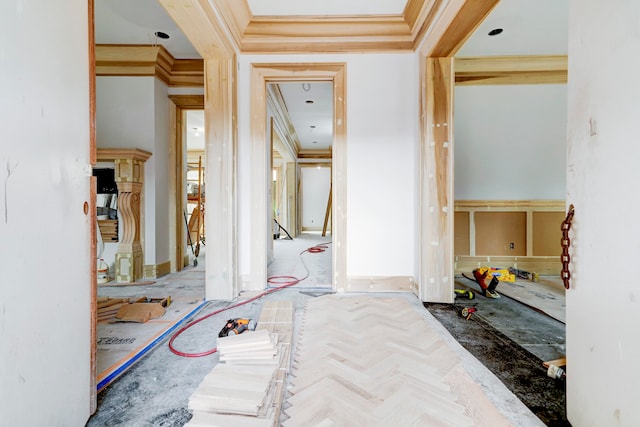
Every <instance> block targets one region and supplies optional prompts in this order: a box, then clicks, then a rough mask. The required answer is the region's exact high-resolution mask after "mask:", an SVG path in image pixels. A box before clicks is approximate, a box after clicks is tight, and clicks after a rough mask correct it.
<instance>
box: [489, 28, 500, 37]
mask: <svg viewBox="0 0 640 427" xmlns="http://www.w3.org/2000/svg"><path fill="white" fill-rule="evenodd" d="M502 31H504V30H503V29H502V28H494V29H493V30H491V31H489V35H490V36H497V35H498V34H500V33H501V32H502Z"/></svg>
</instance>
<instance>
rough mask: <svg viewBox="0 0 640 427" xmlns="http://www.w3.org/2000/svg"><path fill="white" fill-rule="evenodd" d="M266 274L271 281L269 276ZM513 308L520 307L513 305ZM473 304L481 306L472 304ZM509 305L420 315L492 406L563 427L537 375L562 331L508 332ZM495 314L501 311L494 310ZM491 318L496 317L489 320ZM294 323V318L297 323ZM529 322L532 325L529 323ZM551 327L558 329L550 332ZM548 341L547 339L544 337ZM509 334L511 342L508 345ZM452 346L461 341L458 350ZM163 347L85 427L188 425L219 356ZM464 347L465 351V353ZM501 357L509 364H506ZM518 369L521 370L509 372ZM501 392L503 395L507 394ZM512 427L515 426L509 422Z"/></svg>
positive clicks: (257, 304) (208, 343)
mask: <svg viewBox="0 0 640 427" xmlns="http://www.w3.org/2000/svg"><path fill="white" fill-rule="evenodd" d="M307 243H308V242H307V241H304V240H303V241H302V242H301V244H303V245H306V244H307ZM278 244H285V245H289V244H287V243H283V242H278ZM287 251H288V252H291V253H295V254H297V253H298V252H299V251H298V249H297V248H294V247H293V245H289V246H288V247H287ZM321 259H322V258H321V257H318V258H309V259H307V263H308V264H309V265H308V266H306V267H307V268H309V270H310V271H311V274H312V276H314V275H320V276H324V275H325V274H330V270H329V271H327V269H326V268H325V267H324V266H322V265H318V263H319V264H322V263H323V262H325V261H326V259H325V261H320V260H321ZM329 259H330V257H329ZM285 264H286V263H285ZM283 265H284V264H283ZM304 268H305V267H302V268H301V266H300V265H296V264H295V263H291V264H289V265H288V266H287V267H285V268H284V269H283V271H281V272H278V274H292V275H302V274H304ZM301 272H302V273H301ZM269 274H270V275H272V274H274V273H273V272H271V271H270V273H269ZM324 282H325V279H323V278H318V277H313V278H312V280H311V286H308V287H307V288H305V287H301V288H300V289H294V288H289V289H286V290H282V291H279V292H275V293H272V294H269V295H267V296H265V297H264V298H263V299H260V300H257V301H254V302H251V303H249V304H246V305H244V306H242V307H238V308H235V309H232V310H229V311H226V312H224V313H222V314H220V315H217V316H214V317H211V318H209V319H207V320H205V321H203V322H201V323H199V324H198V325H197V326H195V327H193V328H191V329H189V330H188V331H187V332H185V333H184V334H183V335H182V336H181V337H180V338H178V339H177V340H176V341H175V343H174V345H175V346H176V347H177V348H179V349H180V350H181V351H187V352H197V351H204V350H208V349H210V348H213V347H215V345H216V337H217V334H218V332H219V330H220V327H221V324H223V323H224V321H225V320H226V319H228V318H233V317H251V318H256V319H257V318H258V317H259V313H260V310H261V306H262V303H263V302H264V301H265V300H290V301H293V303H294V306H295V307H296V309H297V311H298V312H299V313H302V308H303V307H304V305H305V302H306V301H307V300H309V299H310V298H317V297H318V296H321V295H323V294H324V292H323V291H324V290H325V289H322V288H323V285H324ZM457 285H458V284H457ZM462 285H463V286H464V285H469V283H464V282H463V283H462ZM408 297H412V296H408ZM409 300H412V301H413V303H414V304H415V305H416V307H421V303H420V302H419V301H418V300H417V299H415V298H409ZM511 302H512V303H515V304H519V303H516V302H515V301H511ZM476 303H482V302H481V301H480V300H476ZM229 304H230V303H228V302H213V303H209V304H208V305H206V306H205V307H204V308H203V309H202V310H201V311H200V312H198V313H197V314H196V315H195V318H200V317H202V316H203V315H205V314H206V313H210V312H213V311H215V310H217V309H220V308H222V307H225V306H228V305H229ZM508 305H510V304H509V302H508V301H507V299H506V298H504V299H503V301H501V302H500V303H499V304H493V305H492V306H491V307H492V309H482V310H481V312H482V315H480V312H478V313H477V315H474V316H473V317H472V319H470V320H469V321H464V322H461V320H462V319H461V318H460V317H459V316H458V315H457V312H456V311H455V310H454V309H453V308H452V307H451V306H448V305H442V306H435V305H434V306H428V309H427V310H425V312H424V314H425V318H426V319H431V320H429V321H432V322H434V323H435V324H437V325H440V324H439V323H438V322H437V321H436V320H435V319H438V320H439V321H440V322H441V323H442V325H444V328H442V330H443V331H444V330H445V328H446V329H447V330H448V331H449V333H450V334H451V335H450V336H449V335H448V333H447V336H449V339H450V341H451V342H452V345H453V346H454V347H459V349H460V350H459V351H461V352H462V353H464V354H463V356H464V358H465V360H466V362H465V363H466V364H467V365H469V366H470V367H472V369H473V370H474V371H475V375H478V377H477V378H478V381H479V382H482V383H485V382H486V384H487V385H486V387H489V388H491V387H493V388H494V389H495V390H501V391H500V392H496V393H495V395H494V396H492V399H494V400H495V401H496V406H498V407H500V406H501V405H502V409H503V410H504V411H505V412H509V404H510V403H509V402H513V398H514V394H515V395H516V396H517V397H518V399H520V400H521V401H522V402H523V403H525V404H526V405H527V406H529V409H531V410H532V411H533V412H534V413H535V414H536V415H537V416H538V417H539V418H540V420H542V421H544V423H545V424H547V425H558V426H561V425H562V426H564V425H568V423H566V420H565V419H563V409H564V400H563V399H564V389H563V388H562V387H559V386H558V385H557V384H554V383H553V380H551V379H550V378H547V377H546V376H545V372H544V371H543V370H542V368H538V367H537V366H538V365H539V361H540V360H541V359H547V358H548V357H549V358H552V357H551V356H552V355H555V354H560V353H562V354H563V352H564V347H563V345H564V341H563V340H564V328H563V326H564V325H562V326H561V327H560V328H559V329H557V330H554V331H552V332H550V333H551V335H553V336H554V337H555V338H553V339H551V338H549V339H547V338H544V336H535V335H533V336H532V335H529V334H528V333H525V331H523V330H522V329H521V328H518V327H513V328H511V329H512V331H511V332H509V331H507V330H506V329H508V328H506V326H505V325H507V326H513V322H511V321H509V320H508V317H512V316H518V317H519V318H521V319H522V320H523V321H524V323H525V324H526V323H527V320H526V319H527V318H526V317H525V315H524V314H523V313H526V311H522V308H523V307H524V306H522V305H521V304H520V306H514V307H515V308H514V309H515V310H516V311H515V312H513V313H512V314H509V315H508V316H507V315H504V314H500V310H502V309H503V306H505V307H506V306H508ZM497 308H499V310H496V309H497ZM418 309H419V308H418ZM529 311H530V310H529ZM490 313H494V317H493V318H491V316H490ZM538 314H539V313H538ZM298 315H299V314H296V316H298ZM501 319H503V320H504V319H507V320H506V321H503V322H502V323H503V325H502V326H501V325H500V323H501ZM528 321H529V322H531V319H529V320H528ZM538 321H540V322H542V323H541V324H540V325H541V327H540V328H538V329H540V330H541V331H542V330H547V329H549V328H548V326H549V325H547V324H546V323H544V322H545V321H546V320H545V319H538ZM558 323H559V322H558ZM552 326H557V325H555V324H552ZM440 327H442V326H440ZM500 328H503V329H504V331H502V332H500V331H499V329H500ZM533 329H536V328H533ZM552 329H553V328H552ZM444 333H446V332H444ZM541 333H542V332H541ZM546 333H547V332H544V334H546ZM295 334H296V325H295V324H294V336H295ZM509 334H511V335H512V336H511V337H509V336H508V335H509ZM514 334H515V335H519V338H518V339H519V342H520V343H521V344H519V343H517V342H516V341H517V340H514V338H513V335H514ZM451 336H452V337H451ZM454 338H455V339H457V340H458V341H457V342H456V341H455V340H454ZM560 338H561V339H560ZM541 340H542V341H544V340H547V341H549V342H550V345H540V342H541ZM167 341H168V338H167V339H166V340H165V341H164V342H161V343H160V344H159V345H158V346H157V347H156V348H155V349H153V350H152V351H150V352H149V353H148V354H147V355H145V356H144V358H142V359H141V360H140V361H139V362H138V363H136V364H135V365H134V366H133V367H132V368H130V369H129V370H128V371H127V372H126V373H125V374H124V375H123V376H122V377H120V378H119V379H118V380H116V381H115V382H114V383H113V384H111V385H109V386H108V387H106V388H105V389H104V390H103V391H102V392H101V393H100V394H99V395H98V410H97V412H96V414H94V416H92V417H91V418H90V419H89V421H88V423H87V426H116V425H123V426H183V425H184V424H185V423H187V422H188V420H189V419H190V418H191V413H190V412H189V410H188V409H187V404H188V399H189V397H190V395H191V394H192V393H193V391H194V390H195V389H196V388H197V386H198V385H199V383H200V381H201V380H202V378H203V377H204V376H205V375H206V374H207V373H208V372H209V371H211V369H212V368H213V367H214V366H215V364H216V363H217V362H218V355H217V353H216V354H213V355H210V356H206V357H201V358H185V357H180V356H177V355H175V354H174V353H172V352H171V351H170V350H169V348H168V345H167ZM551 341H553V342H551ZM545 342H546V341H545ZM458 343H459V344H458ZM487 343H492V344H491V345H489V344H487ZM462 347H465V348H466V349H467V350H468V351H466V350H462ZM480 350H482V351H485V353H482V352H481V351H480ZM479 351H480V352H479ZM532 351H535V352H536V353H537V355H534V354H532V353H531V352H532ZM462 353H461V354H462ZM505 354H508V355H509V356H508V357H505V356H504V355H505ZM474 356H475V357H474ZM553 358H555V357H553ZM547 360H548V359H547ZM479 361H480V362H482V363H484V364H485V365H486V366H487V368H488V369H489V370H491V371H493V372H494V374H495V376H494V375H492V374H490V373H489V371H488V370H487V369H486V368H485V367H484V366H482V364H481V363H480V362H479ZM496 361H498V363H497V364H495V362H496ZM516 366H519V368H517V370H516V371H514V368H515V367H516ZM505 367H508V368H509V369H506V368H505ZM514 372H517V374H516V373H514ZM498 378H499V380H498ZM500 381H502V383H500ZM549 381H551V382H549ZM503 384H504V385H503ZM513 384H520V386H519V388H518V387H516V386H514V385H513ZM505 385H506V387H504V386H505ZM484 386H485V385H484V384H483V387H484ZM540 388H542V389H548V390H546V394H542V391H545V390H542V391H541V390H540ZM503 389H504V390H503ZM507 389H508V390H507ZM554 389H555V391H556V392H555V394H553V393H549V390H552V391H553V390H554ZM509 390H511V391H509ZM511 393H513V394H511ZM536 399H537V400H536ZM516 401H517V399H516ZM511 404H512V403H511ZM512 416H513V415H512ZM523 421H524V419H523ZM514 425H519V424H518V423H517V422H514Z"/></svg>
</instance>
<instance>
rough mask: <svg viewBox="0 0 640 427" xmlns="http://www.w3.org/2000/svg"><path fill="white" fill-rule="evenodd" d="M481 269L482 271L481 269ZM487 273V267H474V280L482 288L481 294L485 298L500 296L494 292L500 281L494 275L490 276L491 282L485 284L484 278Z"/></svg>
mask: <svg viewBox="0 0 640 427" xmlns="http://www.w3.org/2000/svg"><path fill="white" fill-rule="evenodd" d="M481 270H483V271H481ZM488 275H489V270H487V269H475V270H473V277H474V278H475V279H476V282H478V284H479V285H480V288H481V289H482V294H483V295H484V296H485V297H487V298H500V294H498V293H497V292H496V287H497V286H498V284H499V283H500V281H499V280H498V278H497V277H496V276H493V275H492V276H491V282H489V284H488V285H487V282H486V279H487V276H488Z"/></svg>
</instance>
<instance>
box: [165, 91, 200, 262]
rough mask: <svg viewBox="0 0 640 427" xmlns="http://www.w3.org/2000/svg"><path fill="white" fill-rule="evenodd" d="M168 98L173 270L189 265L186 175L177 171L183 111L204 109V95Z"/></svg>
mask: <svg viewBox="0 0 640 427" xmlns="http://www.w3.org/2000/svg"><path fill="white" fill-rule="evenodd" d="M169 99H170V100H171V102H173V104H174V105H175V108H174V109H173V111H172V117H171V124H172V126H173V135H172V144H171V146H172V147H173V148H172V149H170V151H169V153H170V159H169V164H170V165H173V166H170V167H169V169H170V170H169V174H170V176H171V178H170V179H171V180H172V182H173V184H172V185H173V187H174V190H175V191H171V189H170V194H173V195H174V199H173V200H172V202H171V203H172V205H173V209H174V214H173V218H172V220H171V221H172V222H173V223H174V224H175V236H174V237H173V239H175V240H174V241H173V244H174V247H175V248H176V251H175V270H176V271H181V270H182V269H183V268H184V267H185V266H187V265H189V258H188V254H185V249H186V246H185V245H186V241H187V240H186V237H187V233H186V225H185V223H184V207H185V205H184V203H185V200H186V198H185V197H186V196H185V186H186V177H185V175H184V174H183V173H178V171H184V168H185V164H184V144H185V141H184V140H183V120H184V112H185V111H186V110H204V95H169ZM184 125H186V124H184ZM187 161H188V159H187ZM185 257H186V258H187V261H186V262H185V261H184V258H185Z"/></svg>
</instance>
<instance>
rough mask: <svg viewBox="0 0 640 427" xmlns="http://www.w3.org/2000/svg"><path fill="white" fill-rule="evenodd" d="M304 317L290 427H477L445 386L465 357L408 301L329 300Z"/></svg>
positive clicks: (318, 301)
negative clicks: (314, 426)
mask: <svg viewBox="0 0 640 427" xmlns="http://www.w3.org/2000/svg"><path fill="white" fill-rule="evenodd" d="M303 318H304V319H303V322H302V325H301V326H300V333H299V336H298V340H297V345H296V349H295V355H294V357H293V366H292V368H291V375H290V376H289V377H288V381H289V384H290V386H289V388H288V394H287V399H286V409H284V410H283V411H284V414H285V415H286V416H287V417H288V419H286V420H285V421H284V422H283V425H284V426H286V427H291V426H311V425H367V426H388V425H402V426H411V425H416V426H422V425H429V426H440V425H442V426H455V427H458V426H462V427H464V426H472V425H474V421H473V419H472V418H471V417H469V413H468V411H467V408H466V407H465V405H463V404H462V403H461V402H460V401H459V399H458V398H457V395H456V394H455V393H454V391H452V390H451V388H450V386H449V385H448V384H447V383H446V381H445V379H444V377H445V376H446V375H447V374H449V373H451V372H452V371H453V370H454V369H458V368H460V365H461V362H460V360H459V358H458V357H457V356H456V355H455V354H454V353H453V351H452V350H451V349H449V348H448V346H447V345H446V344H445V343H444V341H443V340H442V338H441V336H440V335H439V333H436V332H435V331H433V330H432V328H430V327H429V326H428V325H427V324H426V322H424V320H423V318H422V317H421V316H420V315H419V314H418V313H417V312H416V310H415V308H414V307H412V306H411V305H410V304H408V302H407V301H406V300H405V299H403V298H386V297H385V298H375V297H370V296H367V295H360V296H353V297H343V296H339V295H331V296H325V297H321V298H315V299H313V300H309V301H308V303H307V305H306V307H305V310H304V315H303Z"/></svg>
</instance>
